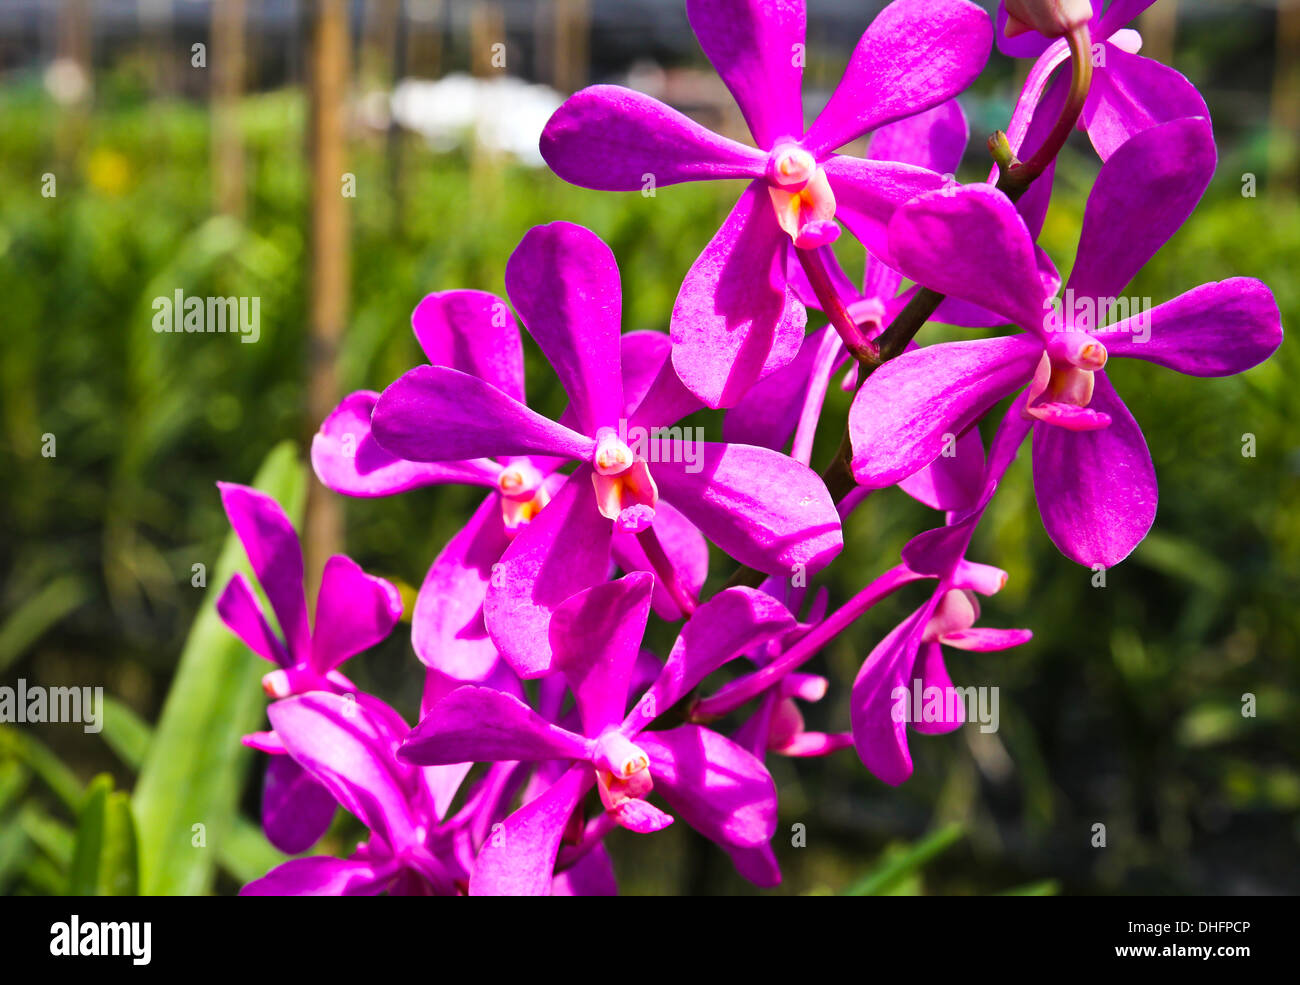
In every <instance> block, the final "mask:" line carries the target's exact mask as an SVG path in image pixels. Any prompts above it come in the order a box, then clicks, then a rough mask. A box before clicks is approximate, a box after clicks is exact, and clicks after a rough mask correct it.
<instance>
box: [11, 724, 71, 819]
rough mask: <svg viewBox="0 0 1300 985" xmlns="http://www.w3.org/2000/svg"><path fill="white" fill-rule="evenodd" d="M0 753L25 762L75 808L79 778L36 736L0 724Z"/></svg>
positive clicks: (56, 794) (69, 808)
mask: <svg viewBox="0 0 1300 985" xmlns="http://www.w3.org/2000/svg"><path fill="white" fill-rule="evenodd" d="M0 756H5V757H11V758H14V759H17V760H18V761H19V762H21V763H26V764H27V767H28V768H29V769H30V770H31V771H32V772H33V773H35V774H36V775H37V776H38V777H39V778H40V779H41V781H42V782H43V783H44V784H45V785H46V786H47V787H49V788H50V790H52V791H53V792H54V795H55V796H56V797H58V798H59V800H61V801H62V802H63V804H64V806H65V807H67V808H68V810H70V811H73V812H74V813H75V812H76V810H77V805H78V804H79V803H81V781H80V780H78V779H77V775H76V774H75V773H73V772H72V770H70V769H68V767H66V766H64V765H63V763H62V762H61V761H60V759H59V757H58V756H56V755H54V753H53V752H51V751H50V749H49V747H48V746H46V745H45V744H44V743H43V742H41V741H40V739H37V738H35V737H33V736H32V735H30V734H28V733H26V732H20V731H18V729H16V728H14V727H13V726H12V725H0Z"/></svg>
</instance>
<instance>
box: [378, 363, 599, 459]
mask: <svg viewBox="0 0 1300 985" xmlns="http://www.w3.org/2000/svg"><path fill="white" fill-rule="evenodd" d="M371 425H372V427H373V428H374V434H375V440H377V441H378V442H379V443H380V444H381V445H382V446H383V447H384V448H386V449H388V451H390V452H392V453H393V454H395V455H400V456H401V457H402V458H406V459H409V460H411V461H415V462H440V461H441V462H445V461H454V460H458V459H466V458H493V457H497V456H502V457H504V456H507V455H529V454H539V455H562V456H564V457H566V458H576V459H579V460H585V459H588V458H590V457H591V455H592V453H593V452H594V451H595V447H596V443H595V442H594V441H593V440H592V439H591V438H589V437H587V436H585V435H582V434H578V433H577V432H576V431H571V430H570V429H569V428H567V427H565V426H564V425H562V424H556V423H555V422H554V421H552V420H549V419H548V418H545V417H543V416H542V415H541V414H538V413H537V412H536V411H533V410H530V409H529V408H527V407H525V406H524V405H523V404H521V403H519V401H517V400H514V399H513V398H511V397H508V396H506V395H505V394H504V393H502V392H501V391H500V390H498V389H497V388H496V387H494V386H492V385H491V384H490V383H485V382H483V381H482V380H480V379H478V378H477V377H475V376H469V375H467V374H465V373H461V372H459V371H457V370H454V369H447V368H446V367H444V366H417V367H416V368H415V369H412V370H410V371H409V372H407V373H404V374H403V375H402V376H401V377H399V378H398V380H397V381H396V382H395V383H393V384H392V385H391V386H389V387H388V389H387V390H385V391H384V392H383V394H381V395H380V397H379V402H378V403H377V404H376V405H375V412H374V416H373V417H372V418H371Z"/></svg>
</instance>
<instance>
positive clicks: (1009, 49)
mask: <svg viewBox="0 0 1300 985" xmlns="http://www.w3.org/2000/svg"><path fill="white" fill-rule="evenodd" d="M997 43H998V51H1000V52H1002V54H1004V55H1007V56H1008V57H1010V58H1037V57H1038V56H1039V55H1041V54H1042V53H1043V52H1045V51H1046V50H1047V49H1048V47H1049V46H1050V45H1051V43H1052V41H1051V39H1050V38H1045V37H1043V36H1042V35H1041V34H1039V33H1038V32H1037V31H1025V32H1024V33H1023V34H1017V35H1016V36H1015V37H1014V38H1009V37H1007V7H1006V4H1005V3H999V4H998V15H997Z"/></svg>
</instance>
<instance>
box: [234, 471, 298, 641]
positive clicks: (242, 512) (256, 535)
mask: <svg viewBox="0 0 1300 985" xmlns="http://www.w3.org/2000/svg"><path fill="white" fill-rule="evenodd" d="M217 488H218V489H220V490H221V504H222V506H224V507H225V510H226V516H227V517H228V518H229V519H230V525H231V526H232V527H233V528H234V530H235V534H236V536H238V537H239V541H240V543H241V544H243V545H244V552H245V553H246V554H247V555H248V561H249V564H250V565H252V568H253V573H254V574H255V575H257V581H258V583H259V584H260V585H261V586H262V591H264V592H265V593H266V598H267V600H268V601H269V602H270V603H271V611H272V612H274V613H275V618H276V620H277V621H278V622H279V623H280V632H281V633H283V634H284V641H285V644H286V648H287V649H288V651H289V654H290V657H291V658H292V659H294V660H301V659H304V658H305V657H306V655H307V653H308V652H309V651H310V647H311V629H310V627H309V626H308V623H307V596H306V594H305V593H304V592H303V587H302V578H303V569H302V548H301V547H300V546H299V545H298V534H297V533H296V532H295V531H294V529H293V524H292V523H290V522H289V518H288V516H286V515H285V512H284V509H283V508H282V507H281V506H280V504H279V503H277V502H276V501H275V500H274V499H272V498H271V497H270V496H268V495H266V493H262V492H258V491H257V490H256V489H252V488H250V487H248V486H237V485H233V484H231V483H228V482H218V483H217Z"/></svg>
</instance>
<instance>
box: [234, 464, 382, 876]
mask: <svg viewBox="0 0 1300 985" xmlns="http://www.w3.org/2000/svg"><path fill="white" fill-rule="evenodd" d="M218 486H219V488H220V489H221V502H222V505H223V506H224V507H225V510H226V516H227V517H229V519H230V525H231V527H233V528H234V531H235V534H236V535H237V536H238V537H239V540H240V542H241V543H242V544H243V545H244V551H245V552H246V553H247V554H248V560H249V563H250V564H251V565H252V568H253V573H254V574H255V575H256V576H257V580H258V583H259V584H260V585H261V586H262V590H263V591H264V592H265V593H266V598H267V600H268V601H269V602H270V603H271V611H272V612H273V613H274V614H275V618H276V621H277V622H278V623H279V626H280V633H281V635H279V636H277V635H276V633H275V631H274V630H273V629H272V628H271V625H270V623H269V622H268V621H267V618H266V614H265V613H264V612H263V610H262V605H261V603H260V602H259V601H258V599H257V595H256V594H255V593H254V591H253V587H252V586H251V585H250V584H249V582H248V579H247V578H245V577H244V575H243V574H242V573H238V572H237V573H236V574H235V575H234V576H233V577H232V578H231V579H230V582H229V583H228V584H227V585H226V587H225V589H224V590H223V591H222V593H221V596H220V597H219V598H218V599H217V614H218V615H219V616H220V617H221V620H222V622H224V623H225V624H226V626H227V627H228V628H229V629H230V631H231V632H232V633H234V634H235V635H236V636H238V637H239V638H240V639H241V640H243V641H244V643H245V644H247V645H248V647H249V649H251V650H252V651H253V652H254V653H256V654H257V655H258V656H260V657H263V658H265V659H267V660H270V661H271V662H272V663H274V664H277V665H278V667H277V669H276V670H273V671H270V672H269V673H267V674H266V676H265V677H263V678H262V686H263V688H264V689H265V690H266V693H267V694H268V695H269V696H271V697H273V698H283V697H287V696H288V695H291V694H302V693H304V692H307V691H318V690H320V691H332V692H334V693H338V694H343V693H347V692H352V691H354V690H355V688H354V687H353V685H352V683H351V681H349V680H348V679H347V678H346V677H344V676H343V675H342V674H341V673H339V671H338V669H337V668H338V667H339V665H340V664H342V663H343V662H344V661H346V660H347V659H348V658H350V657H352V656H354V655H356V654H358V653H360V652H361V651H363V650H367V649H369V648H370V647H372V646H374V645H375V644H376V643H379V642H380V641H381V640H383V639H385V638H387V636H388V634H389V633H390V632H392V629H393V627H394V626H395V625H397V621H398V619H400V618H401V616H402V599H401V595H400V594H399V593H398V591H397V589H396V588H394V587H393V586H392V585H391V584H389V583H388V582H387V581H385V580H384V579H382V578H376V577H374V576H372V575H368V574H366V573H365V572H364V571H362V570H361V568H360V567H359V566H358V565H357V564H356V562H354V561H352V560H351V559H349V558H347V557H344V556H343V555H341V554H336V555H334V556H333V557H331V558H330V559H329V560H328V561H326V562H325V570H324V572H323V573H322V575H321V585H320V594H319V596H318V598H317V601H316V620H315V624H314V625H311V624H309V623H308V619H307V598H306V595H305V593H304V590H303V561H302V548H301V547H300V546H299V543H298V534H297V533H296V532H295V530H294V529H293V524H292V523H290V522H289V518H288V516H286V515H285V512H284V510H283V509H282V508H281V506H280V504H279V503H277V502H276V501H275V500H274V499H272V498H271V497H270V496H268V495H266V494H265V493H262V492H259V491H258V490H256V489H251V488H249V487H247V486H237V485H231V484H229V483H219V484H218ZM245 741H246V743H247V744H248V745H251V746H254V747H255V748H258V749H261V750H263V751H264V752H269V753H272V754H273V755H272V756H271V761H270V764H269V765H268V767H267V771H266V778H265V782H264V787H263V793H262V827H263V828H264V830H265V831H266V836H267V837H268V838H269V839H270V840H271V843H272V844H274V845H275V846H276V847H277V848H280V849H281V850H283V851H286V852H291V853H296V852H301V851H303V850H304V849H306V848H308V847H310V846H311V845H313V844H315V842H316V841H318V840H319V839H320V836H321V835H323V834H324V833H325V829H326V828H327V827H329V823H330V819H331V818H332V817H333V816H334V802H333V800H332V799H331V798H329V797H328V796H326V794H325V792H324V791H323V790H322V789H321V788H320V787H319V785H317V784H316V783H314V782H313V781H312V780H311V778H310V777H308V776H307V775H305V774H304V773H303V771H302V769H301V768H300V767H299V766H298V765H297V764H296V763H295V762H294V761H293V760H292V759H290V758H288V757H286V756H283V755H275V754H276V753H281V752H283V748H282V746H281V741H280V738H279V737H278V736H277V735H276V734H275V733H274V732H271V733H258V734H255V735H252V736H248V737H247V738H246V740H245Z"/></svg>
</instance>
